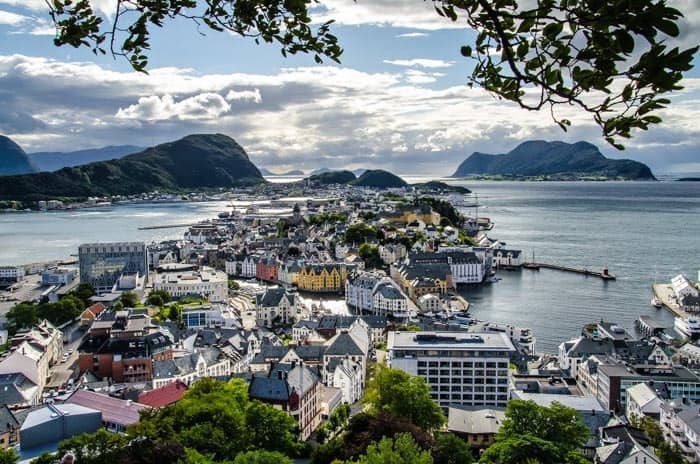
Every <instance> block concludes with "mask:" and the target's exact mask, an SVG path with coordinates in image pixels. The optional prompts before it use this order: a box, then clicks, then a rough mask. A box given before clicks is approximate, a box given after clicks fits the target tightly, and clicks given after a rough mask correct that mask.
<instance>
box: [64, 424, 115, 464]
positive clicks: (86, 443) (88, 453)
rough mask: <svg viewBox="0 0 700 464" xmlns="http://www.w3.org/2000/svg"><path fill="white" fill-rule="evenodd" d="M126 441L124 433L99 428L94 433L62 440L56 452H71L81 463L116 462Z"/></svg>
mask: <svg viewBox="0 0 700 464" xmlns="http://www.w3.org/2000/svg"><path fill="white" fill-rule="evenodd" d="M127 443H128V441H127V438H126V437H125V436H124V435H120V434H116V433H110V432H108V431H106V430H105V429H99V430H98V431H97V432H95V433H84V434H82V435H77V436H75V437H72V438H69V439H67V440H64V441H62V442H61V443H60V444H59V445H58V454H59V456H63V455H64V454H66V453H71V454H72V455H73V456H75V459H76V461H77V462H79V463H81V464H99V463H103V462H118V461H119V460H120V456H121V454H122V453H123V450H124V447H125V446H126V445H127Z"/></svg>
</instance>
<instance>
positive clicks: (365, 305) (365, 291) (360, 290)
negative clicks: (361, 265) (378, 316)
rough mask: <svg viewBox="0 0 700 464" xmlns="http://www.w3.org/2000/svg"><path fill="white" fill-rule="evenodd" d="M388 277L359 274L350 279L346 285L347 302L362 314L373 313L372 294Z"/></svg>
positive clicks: (376, 274)
mask: <svg viewBox="0 0 700 464" xmlns="http://www.w3.org/2000/svg"><path fill="white" fill-rule="evenodd" d="M385 277H386V276H385V275H384V274H383V273H381V272H379V271H374V272H359V273H356V274H353V275H352V276H349V277H348V280H347V281H346V283H345V302H346V303H347V304H348V306H350V307H352V308H355V309H356V310H358V311H360V312H371V311H372V307H373V298H372V293H373V291H374V288H375V287H376V286H377V284H378V283H379V282H380V281H381V280H382V279H383V278H385Z"/></svg>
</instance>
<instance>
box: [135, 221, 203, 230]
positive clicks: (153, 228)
mask: <svg viewBox="0 0 700 464" xmlns="http://www.w3.org/2000/svg"><path fill="white" fill-rule="evenodd" d="M196 225H197V224H196V223H195V224H191V223H190V224H166V225H162V226H143V227H139V228H138V230H155V229H176V228H178V227H192V226H196Z"/></svg>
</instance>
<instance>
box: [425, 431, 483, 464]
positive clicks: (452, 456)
mask: <svg viewBox="0 0 700 464" xmlns="http://www.w3.org/2000/svg"><path fill="white" fill-rule="evenodd" d="M431 454H432V456H433V461H434V462H435V464H462V463H471V462H473V460H474V457H473V455H472V449H471V447H470V446H469V445H468V444H467V443H466V442H465V441H464V440H462V439H461V438H459V437H458V436H457V435H455V434H454V433H450V432H442V433H437V434H435V443H434V444H433V447H432V450H431Z"/></svg>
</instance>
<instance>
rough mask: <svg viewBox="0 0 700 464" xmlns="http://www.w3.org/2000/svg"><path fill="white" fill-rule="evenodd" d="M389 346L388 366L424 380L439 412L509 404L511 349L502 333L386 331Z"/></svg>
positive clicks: (512, 350) (512, 348)
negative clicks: (451, 408)
mask: <svg viewBox="0 0 700 464" xmlns="http://www.w3.org/2000/svg"><path fill="white" fill-rule="evenodd" d="M387 345H388V357H387V362H388V364H389V366H390V367H393V368H396V369H401V370H403V371H405V372H408V373H409V374H411V375H417V376H419V377H422V378H423V379H425V382H426V383H427V384H428V385H429V386H430V394H431V396H432V398H433V400H435V401H436V402H437V403H438V404H439V405H440V406H441V407H442V408H445V409H446V408H447V407H448V406H449V405H450V404H459V405H465V406H505V405H506V403H507V402H508V398H509V394H508V387H509V384H510V369H509V363H510V356H511V354H513V353H515V347H514V346H513V343H512V342H511V341H510V339H509V338H508V336H507V335H506V334H505V333H467V332H390V333H389V336H388V344H387Z"/></svg>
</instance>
